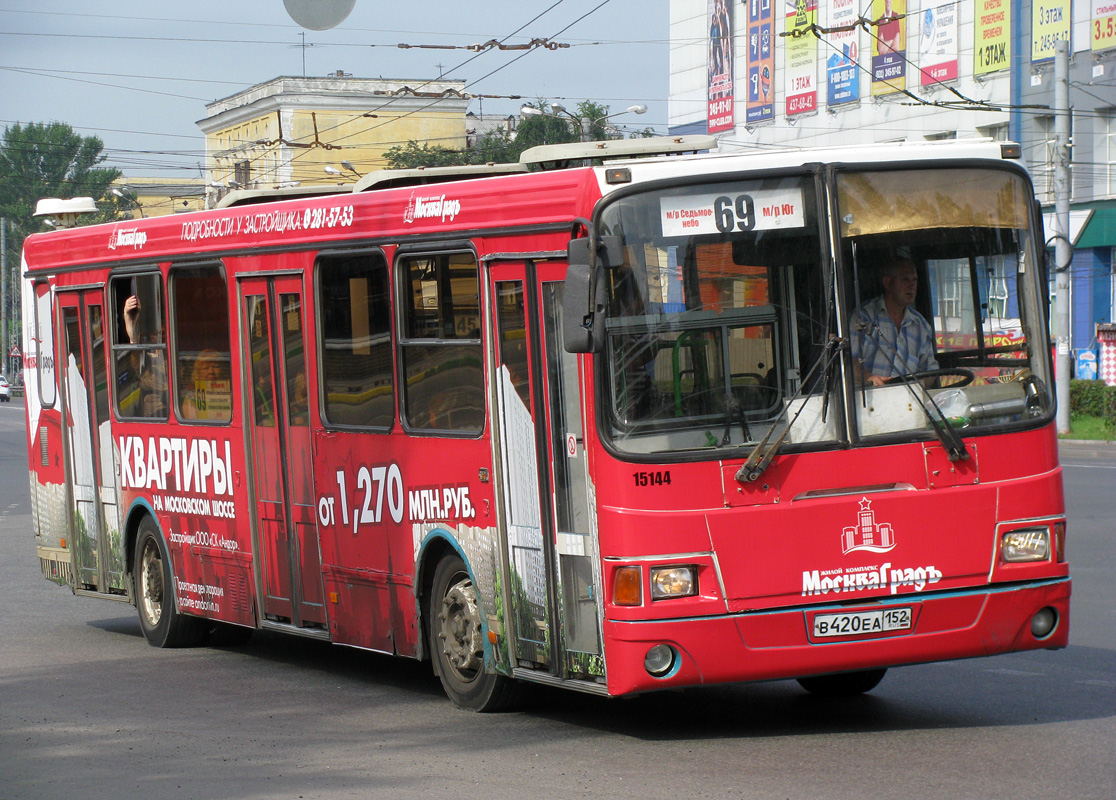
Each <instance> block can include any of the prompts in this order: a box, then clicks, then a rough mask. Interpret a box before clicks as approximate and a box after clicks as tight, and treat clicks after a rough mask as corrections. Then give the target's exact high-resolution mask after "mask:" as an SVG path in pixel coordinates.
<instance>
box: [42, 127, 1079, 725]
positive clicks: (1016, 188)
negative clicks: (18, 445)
mask: <svg viewBox="0 0 1116 800" xmlns="http://www.w3.org/2000/svg"><path fill="white" fill-rule="evenodd" d="M709 143H710V140H708V139H707V138H705V137H703V138H702V139H700V140H697V141H691V140H687V139H681V140H674V141H668V142H666V143H665V144H664V143H661V142H658V141H650V142H635V141H628V142H611V143H601V144H597V145H590V149H589V150H586V151H584V152H583V151H580V150H577V149H576V148H578V147H583V146H581V145H574V146H570V148H568V149H561V148H559V149H554V148H543V149H542V150H541V151H540V152H536V153H535V154H534V155H533V156H531V154H528V157H527V160H528V161H530V162H532V163H534V162H545V164H546V165H547V166H548V167H551V168H550V169H543V170H539V169H533V170H528V169H527V168H526V167H525V166H524V167H520V166H519V165H515V166H502V167H493V168H489V169H488V170H487V172H488V173H491V174H485V172H486V170H485V168H481V169H480V171H472V172H471V171H469V170H458V171H454V170H441V171H439V170H433V171H430V170H427V171H414V172H398V173H393V172H385V173H382V174H378V175H373V176H367V177H366V178H364V179H363V180H362V181H361V182H359V183H358V184H356V185H355V187H354V190H353V191H352V192H344V193H333V194H313V195H310V194H308V195H307V196H303V197H295V198H287V199H278V200H277V199H270V200H269V199H268V198H266V197H260V196H251V195H246V196H243V197H242V198H241V199H242V200H243V201H244V203H243V204H235V203H233V204H229V205H228V206H227V207H224V208H218V209H214V210H209V211H204V212H198V213H191V214H183V215H176V216H172V217H159V218H154V219H144V220H132V221H127V222H116V223H111V224H106V225H97V226H89V227H79V228H73V229H67V230H59V231H56V232H51V233H46V234H42V235H37V236H33V237H31V238H29V239H28V240H27V242H26V245H25V249H24V261H23V265H22V269H23V290H24V306H23V319H24V326H25V337H24V353H25V365H26V373H25V374H26V380H25V384H26V390H27V415H28V454H29V461H28V464H29V468H30V479H31V493H32V499H33V507H34V518H33V520H34V527H35V537H36V538H35V541H36V545H37V548H38V554H39V557H40V559H41V564H42V569H43V572H44V574H45V576H46V577H47V578H49V579H51V580H53V581H56V582H57V583H59V584H62V585H67V586H69V587H71V589H72V590H73V591H74V592H76V593H78V594H83V595H84V594H90V595H97V596H102V597H109V598H115V599H118V600H122V601H127V602H130V603H133V604H135V605H136V606H137V607H138V611H139V619H140V623H141V626H142V629H143V633H144V635H145V636H146V637H147V639H148V640H149V642H150V643H151V644H153V645H155V646H160V647H173V646H184V645H193V644H198V643H202V642H204V641H206V640H207V638H210V637H214V636H224V637H233V638H235V637H236V635H237V634H238V633H239V634H243V633H247V632H249V631H251V630H254V629H266V630H272V631H285V632H288V633H292V634H297V635H301V636H307V637H313V638H317V639H322V640H327V641H330V642H334V643H337V644H342V645H349V646H353V647H358V648H365V649H368V650H374V651H379V652H384V653H392V654H398V655H401V656H408V657H411V658H415V659H422V660H426V659H429V660H430V661H432V663H433V668H434V670H435V671H436V673H437V674H438V675H439V676H440V678H441V681H442V683H443V685H444V687H445V689H446V692H447V693H448V695H449V696H450V698H451V699H452V700H453V701H454V702H455V703H457V704H458V705H460V706H463V707H468V708H473V709H478V710H492V709H496V708H500V707H502V706H504V705H506V704H507V703H509V702H510V701H511V700H512V699H513V698H514V697H515V696H516V695H517V694H518V689H520V688H521V687H522V686H523V685H524V684H527V683H531V682H538V683H545V684H550V685H560V686H564V687H568V688H571V689H576V690H581V691H585V692H592V693H597V694H601V695H625V694H630V693H635V692H645V691H651V690H657V689H669V688H677V687H686V686H695V685H701V684H716V683H726V682H737V681H750V680H766V679H777V678H795V679H798V680H799V681H800V683H801V684H802V685H803V686H804V687H805V688H807V689H808V690H810V691H814V692H819V693H830V694H835V693H836V694H848V693H859V692H862V691H866V690H868V689H871V688H872V687H873V686H875V685H876V683H877V682H878V681H879V680H880V678H881V677H882V676H883V674H884V671H885V670H886V669H887V668H889V667H892V666H899V665H904V664H913V663H919V662H928V661H936V660H943V659H956V658H965V657H973V656H986V655H992V654H996V653H1005V652H1011V651H1018V650H1027V649H1038V648H1047V649H1056V648H1061V647H1064V646H1065V645H1066V643H1067V639H1068V632H1069V597H1070V578H1069V571H1068V565H1067V563H1066V559H1065V536H1066V529H1065V508H1064V503H1063V496H1062V477H1061V470H1060V467H1059V465H1058V458H1057V443H1056V436H1055V430H1054V425H1053V412H1054V399H1053V394H1052V391H1051V387H1052V383H1053V379H1052V369H1051V363H1050V346H1049V345H1050V342H1049V337H1048V333H1047V316H1046V315H1047V309H1046V285H1047V284H1046V273H1045V269H1044V264H1043V261H1042V253H1043V236H1042V231H1041V221H1040V216H1039V209H1038V206H1037V205H1036V204H1035V200H1034V194H1033V191H1032V188H1031V184H1030V182H1029V180H1028V177H1027V174H1026V172H1025V171H1024V169H1023V168H1022V167H1021V166H1020V163H1019V161H1018V148H1016V147H1014V146H1012V145H1003V144H1000V143H989V142H973V143H953V144H933V145H929V144H928V145H886V146H885V145H879V146H873V147H871V148H846V149H834V150H826V151H818V150H813V151H789V150H788V151H778V152H764V153H761V154H745V155H719V154H701V153H693V152H690V153H687V154H677V153H676V154H674V155H669V154H668V153H669V152H670V151H671V150H689V151H694V150H697V149H699V148H702V147H708V146H709ZM648 153H650V154H648ZM586 154H589V155H592V156H593V157H594V158H595V159H596V161H595V162H591V163H584V162H583V160H582V158H583V157H584V156H585V155H586ZM637 156H643V157H637ZM571 164H576V165H577V166H570V165H571ZM338 192H340V190H338ZM896 287H901V289H897V288H896ZM901 292H906V294H905V295H902V294H901ZM896 298H899V300H896ZM873 303H874V304H875V305H874V306H873V305H872V304H873ZM872 308H875V309H876V311H877V312H880V313H881V315H880V316H877V317H870V316H869V312H870V310H871V309H872ZM896 312H897V314H898V316H897V315H896ZM889 317H890V319H891V322H890V323H889V322H888V318H889ZM1005 332H1007V333H1005ZM916 356H917V359H916ZM918 359H921V360H918ZM881 364H882V365H883V366H882V367H881V366H880V365H881ZM889 371H890V373H892V374H890V375H889V374H887V373H888V372H889Z"/></svg>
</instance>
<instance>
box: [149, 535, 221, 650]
mask: <svg viewBox="0 0 1116 800" xmlns="http://www.w3.org/2000/svg"><path fill="white" fill-rule="evenodd" d="M132 580H133V581H134V589H135V597H136V609H137V610H138V611H139V621H140V628H141V629H142V630H143V636H144V638H145V639H147V643H148V644H149V645H151V646H152V647H192V646H194V645H198V644H201V643H202V641H203V640H204V639H205V635H206V633H207V632H208V630H209V621H208V620H204V619H201V618H199V617H190V616H186V615H185V614H181V613H179V611H178V609H177V608H175V606H174V591H173V589H172V588H171V587H172V586H173V585H174V584H173V582H172V579H171V569H170V558H169V557H168V556H167V548H166V545H164V544H163V537H162V536H161V535H160V534H159V529H158V528H157V527H156V526H155V522H154V521H153V520H152V519H151V517H144V519H143V521H142V522H140V526H139V533H138V535H137V536H136V555H135V564H134V565H133V568H132Z"/></svg>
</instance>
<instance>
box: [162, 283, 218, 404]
mask: <svg viewBox="0 0 1116 800" xmlns="http://www.w3.org/2000/svg"><path fill="white" fill-rule="evenodd" d="M170 297H171V312H172V314H173V315H174V357H175V362H176V365H177V371H176V382H175V394H176V400H177V407H178V414H179V416H180V417H181V418H182V419H186V420H199V421H201V420H204V421H207V422H218V423H222V422H228V421H229V420H231V419H232V404H233V390H232V371H231V369H230V364H231V355H230V352H229V290H228V284H227V283H226V282H225V275H224V271H223V270H222V269H221V267H220V265H216V264H214V265H209V266H201V267H190V268H173V269H172V270H171V273H170Z"/></svg>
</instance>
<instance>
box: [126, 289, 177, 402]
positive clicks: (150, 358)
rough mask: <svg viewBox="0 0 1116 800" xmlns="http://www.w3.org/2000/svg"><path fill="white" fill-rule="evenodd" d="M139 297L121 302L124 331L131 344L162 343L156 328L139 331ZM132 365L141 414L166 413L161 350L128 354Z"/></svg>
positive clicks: (164, 374)
mask: <svg viewBox="0 0 1116 800" xmlns="http://www.w3.org/2000/svg"><path fill="white" fill-rule="evenodd" d="M141 312H142V307H141V305H140V301H139V298H138V297H137V296H136V295H131V296H130V297H128V299H127V300H125V301H124V330H125V332H126V333H127V336H128V341H129V342H130V343H131V344H162V343H163V340H162V335H161V333H160V332H159V331H158V330H155V329H153V330H151V331H149V332H147V333H146V334H145V333H143V332H142V330H143V326H142V325H141V319H140V315H141ZM131 361H132V367H133V368H134V369H135V370H136V372H137V373H138V375H139V390H140V409H141V413H140V416H144V417H162V416H166V413H167V364H166V358H165V354H164V352H163V351H162V350H161V349H146V350H140V351H134V352H133V353H131Z"/></svg>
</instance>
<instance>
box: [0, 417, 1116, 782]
mask: <svg viewBox="0 0 1116 800" xmlns="http://www.w3.org/2000/svg"><path fill="white" fill-rule="evenodd" d="M23 436H24V434H23V417H22V408H21V404H20V401H19V399H17V400H16V402H14V403H12V404H10V405H8V404H2V405H0V800H13V799H15V798H20V799H22V798H66V797H77V796H84V797H94V798H102V797H107V798H144V799H145V800H161V798H175V800H179V799H182V798H331V799H332V798H369V797H390V798H399V799H405V798H430V797H434V798H438V797H467V798H477V797H483V798H485V800H503V799H504V798H517V800H523V799H524V798H540V800H541V799H542V798H555V797H600V798H625V799H628V798H640V799H641V800H656V799H657V798H670V799H671V800H676V798H680V797H681V798H764V799H766V798H779V799H780V800H782V799H783V798H791V799H792V800H801V799H802V798H819V799H820V798H841V799H842V800H843V799H844V798H854V797H855V798H920V800H921V799H922V798H967V799H969V798H1004V797H1010V798H1013V800H1025V799H1026V798H1041V799H1042V800H1049V799H1050V798H1052V797H1056V798H1076V799H1078V800H1084V799H1086V798H1105V800H1110V798H1112V797H1113V796H1114V795H1116V637H1114V636H1113V631H1114V628H1116V588H1114V587H1116V566H1114V564H1113V561H1114V556H1116V544H1114V542H1113V527H1114V525H1113V510H1114V505H1116V502H1114V494H1116V493H1114V492H1113V487H1114V486H1116V447H1111V448H1106V447H1078V446H1076V445H1067V446H1066V447H1065V449H1064V451H1063V459H1064V462H1065V464H1066V467H1065V476H1066V491H1067V497H1068V502H1069V507H1070V512H1071V515H1070V519H1071V521H1070V526H1069V531H1070V534H1069V542H1070V545H1069V555H1070V561H1071V567H1072V570H1073V577H1074V581H1075V585H1074V599H1073V633H1072V634H1071V646H1070V647H1069V648H1068V649H1066V650H1062V651H1058V652H1046V651H1038V652H1031V653H1023V654H1013V655H1008V656H999V657H996V658H990V659H975V660H970V661H963V662H951V663H945V664H933V665H926V666H916V667H906V668H903V669H896V670H892V671H891V672H890V673H889V674H888V676H887V677H886V678H885V679H884V682H883V683H882V684H881V685H880V686H879V687H878V688H877V689H876V690H874V691H873V693H872V694H871V695H868V696H864V697H860V698H855V699H851V700H841V701H824V700H819V699H818V698H815V697H812V696H809V695H806V694H805V693H803V692H802V691H801V690H800V689H799V688H798V687H797V685H796V684H794V683H793V682H778V683H763V684H751V685H743V686H732V687H727V688H719V689H707V690H693V691H686V692H679V693H669V694H662V695H653V696H646V697H640V698H635V699H631V700H619V701H617V700H612V701H609V700H605V699H601V698H595V697H586V696H581V695H576V694H571V693H565V692H557V691H539V692H537V693H536V694H535V696H534V697H533V700H532V702H531V704H530V705H529V707H528V708H527V709H526V710H524V711H519V712H515V713H510V714H500V715H477V714H472V713H469V712H465V711H459V710H457V709H455V708H454V707H453V706H451V705H450V703H449V702H448V701H447V700H446V699H445V697H444V696H443V694H442V692H441V688H440V686H439V684H438V682H437V680H436V679H435V678H434V677H433V676H432V675H431V673H430V670H429V668H428V666H426V665H423V664H417V663H415V662H411V661H406V660H402V659H399V660H396V659H391V658H387V657H383V656H377V655H372V654H368V653H363V652H360V651H355V650H350V649H346V648H341V647H331V646H329V645H323V644H320V643H317V642H312V641H304V640H299V639H293V638H289V637H282V636H279V635H271V634H257V635H256V636H255V637H254V638H253V639H252V641H251V642H250V643H249V644H248V645H247V646H244V647H241V648H239V649H207V648H202V649H191V650H156V649H154V648H151V647H149V646H148V645H147V644H146V643H145V641H144V639H143V637H142V636H141V634H140V630H139V624H138V622H137V621H136V617H135V613H134V610H133V609H132V608H131V607H130V606H127V605H124V604H119V603H113V602H110V601H103V600H96V599H89V598H78V597H74V596H72V595H71V594H70V592H69V591H68V590H66V589H63V588H59V587H57V586H54V585H53V584H50V583H48V582H46V581H45V580H43V579H42V578H41V577H40V574H39V568H38V563H37V561H36V558H35V552H34V546H33V540H32V537H31V534H30V513H29V509H28V494H27V489H26V485H27V468H26V455H25V452H24V444H23Z"/></svg>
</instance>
